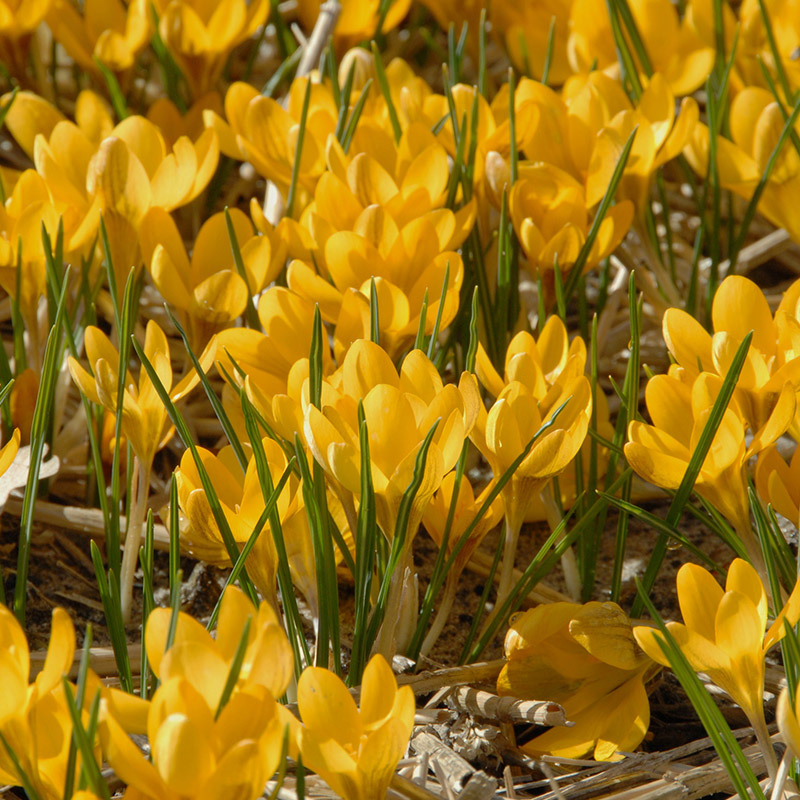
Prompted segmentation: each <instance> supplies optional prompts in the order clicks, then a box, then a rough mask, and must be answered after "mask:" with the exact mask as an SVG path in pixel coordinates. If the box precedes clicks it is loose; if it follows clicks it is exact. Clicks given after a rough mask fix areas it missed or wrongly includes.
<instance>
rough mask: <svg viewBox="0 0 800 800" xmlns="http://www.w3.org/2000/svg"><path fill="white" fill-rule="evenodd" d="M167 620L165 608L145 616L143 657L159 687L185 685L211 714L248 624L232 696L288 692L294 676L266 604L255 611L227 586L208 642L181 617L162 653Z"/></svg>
mask: <svg viewBox="0 0 800 800" xmlns="http://www.w3.org/2000/svg"><path fill="white" fill-rule="evenodd" d="M171 617H172V612H171V610H170V609H169V608H156V609H154V610H153V611H152V612H151V614H150V616H149V617H148V619H147V628H146V630H145V642H146V645H147V658H148V660H149V661H150V666H151V667H152V668H153V673H154V674H155V676H156V677H157V678H159V680H161V681H162V682H166V681H169V680H174V679H179V678H182V679H185V680H187V681H188V682H189V683H191V685H192V688H193V689H194V690H195V691H196V692H197V693H198V694H199V695H200V696H201V697H202V698H203V700H204V702H205V703H206V705H207V706H208V707H209V708H210V709H211V710H212V712H214V711H215V710H216V708H217V706H218V705H219V702H220V698H221V697H222V693H223V689H224V688H225V683H226V681H227V679H228V675H229V673H230V670H231V665H232V663H233V660H234V656H235V655H236V651H237V648H238V647H239V644H240V642H241V639H242V636H243V634H244V627H245V623H246V622H247V620H248V619H249V620H250V629H249V632H248V637H247V644H246V649H245V654H244V660H243V661H242V668H241V670H240V672H239V679H238V681H237V682H236V686H235V688H234V695H233V696H235V695H236V693H238V692H239V691H241V690H244V689H251V688H254V687H259V688H261V689H265V690H266V692H267V694H268V695H269V696H270V697H272V698H274V699H276V700H277V699H278V698H280V697H281V696H282V695H283V693H284V692H285V691H286V687H287V686H288V685H289V683H290V681H291V679H292V675H293V658H292V649H291V646H290V645H289V640H288V639H287V638H286V634H285V633H284V631H283V628H282V627H281V624H280V622H279V621H278V617H277V616H276V614H275V611H274V610H273V608H272V606H271V605H270V604H269V603H268V602H267V601H262V602H261V604H260V605H259V606H258V608H256V607H255V606H254V605H253V603H252V602H251V601H250V600H249V599H248V598H247V596H246V595H245V594H244V592H242V591H241V590H240V589H238V588H237V587H235V586H228V587H227V588H226V589H225V593H224V595H223V597H222V603H221V605H220V609H219V621H218V623H217V630H216V635H215V636H213V637H212V636H211V634H210V633H209V632H208V630H206V628H205V626H204V625H201V624H200V623H199V622H198V621H197V620H196V619H194V617H191V616H190V615H189V614H184V613H179V614H178V624H177V627H176V629H175V639H174V642H173V644H172V646H171V647H170V648H169V649H166V643H167V637H168V633H169V627H170V622H171ZM151 741H152V740H151Z"/></svg>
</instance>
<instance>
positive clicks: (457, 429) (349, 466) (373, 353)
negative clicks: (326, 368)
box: [305, 339, 480, 543]
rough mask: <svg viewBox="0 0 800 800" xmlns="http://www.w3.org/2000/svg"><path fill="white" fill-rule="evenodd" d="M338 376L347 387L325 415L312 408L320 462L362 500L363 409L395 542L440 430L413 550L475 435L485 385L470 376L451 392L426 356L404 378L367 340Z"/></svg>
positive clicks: (381, 504) (381, 506)
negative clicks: (405, 501)
mask: <svg viewBox="0 0 800 800" xmlns="http://www.w3.org/2000/svg"><path fill="white" fill-rule="evenodd" d="M338 377H339V379H340V381H341V382H340V385H339V388H335V387H334V386H332V385H331V386H330V389H329V394H328V393H325V392H324V393H323V398H322V407H321V408H316V407H315V406H313V405H308V406H307V407H306V409H305V434H306V440H307V441H308V444H309V446H310V448H311V452H312V453H313V454H314V458H315V459H316V460H317V461H318V462H319V463H320V464H321V465H322V466H323V467H324V469H325V471H326V472H327V473H328V474H329V475H330V476H331V477H332V478H334V479H335V481H336V482H337V484H338V486H339V487H341V489H342V490H343V491H344V493H346V494H348V495H350V496H351V497H359V496H360V494H361V478H360V474H361V454H360V450H361V448H360V443H359V424H358V404H359V401H361V402H362V404H363V409H364V416H365V418H366V422H367V429H368V431H369V443H370V461H371V467H372V481H373V485H374V488H375V497H376V502H377V516H378V524H379V525H380V526H381V529H382V530H383V532H384V534H385V535H386V536H387V537H388V538H391V537H392V536H393V535H394V527H395V522H396V520H397V513H398V510H399V508H400V500H401V498H402V496H403V493H404V492H405V490H406V489H407V488H408V486H409V484H410V483H411V479H412V476H413V474H414V466H415V462H416V459H417V455H418V453H419V450H420V448H421V446H422V444H423V441H424V440H425V437H426V436H427V435H428V433H429V431H430V430H431V428H432V427H433V426H434V424H437V423H438V424H437V425H436V430H435V433H434V435H433V438H432V440H431V444H430V447H429V449H428V457H427V460H426V462H425V472H424V476H423V479H422V485H421V486H420V488H419V491H418V492H417V495H416V498H415V500H414V503H413V507H412V511H411V517H410V520H409V524H408V538H407V541H408V542H409V543H410V541H411V539H413V536H414V534H415V533H416V530H417V528H418V526H419V522H420V519H421V518H422V513H423V512H424V510H425V507H426V506H427V504H428V502H429V501H430V499H431V497H432V496H433V493H434V492H435V491H436V489H437V488H438V487H439V486H440V484H441V482H442V479H443V478H444V476H445V475H446V474H447V473H448V472H449V471H450V470H451V469H453V467H454V466H455V464H456V461H457V460H458V456H459V454H460V453H461V448H462V446H463V444H464V440H465V439H466V437H467V436H468V435H469V433H470V431H471V430H472V426H473V424H474V422H475V418H476V415H477V413H478V408H479V406H480V397H479V394H478V388H477V381H476V380H475V378H474V376H473V375H471V374H470V373H463V374H462V376H461V379H460V381H459V385H458V386H455V385H454V384H448V385H447V386H445V385H444V384H443V383H442V379H441V376H440V375H439V373H438V371H437V370H436V368H435V367H434V366H433V364H432V363H431V361H430V360H429V359H428V358H427V357H426V356H425V354H424V353H422V351H421V350H413V351H412V352H411V353H409V355H408V356H407V357H406V358H405V360H404V361H403V365H402V367H401V370H400V373H399V374H398V372H397V370H396V368H395V366H394V364H393V363H392V360H391V358H390V357H389V356H388V354H387V353H386V351H385V350H383V349H382V348H381V347H380V346H378V345H376V344H374V343H373V342H370V341H368V340H364V339H362V340H359V341H357V342H355V343H354V344H353V346H352V347H351V348H350V350H348V351H347V355H346V356H345V359H344V363H343V365H342V368H341V371H340V373H339V376H338ZM326 394H327V397H326Z"/></svg>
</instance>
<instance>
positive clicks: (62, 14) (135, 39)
mask: <svg viewBox="0 0 800 800" xmlns="http://www.w3.org/2000/svg"><path fill="white" fill-rule="evenodd" d="M82 11H83V13H81V11H80V10H79V9H78V8H77V7H76V4H75V3H72V2H70V0H53V5H52V8H51V10H50V13H49V14H48V15H47V24H48V25H49V26H50V29H51V30H52V31H53V36H54V37H55V39H56V41H57V42H59V43H60V44H61V46H62V47H63V48H64V49H65V50H66V51H67V53H68V54H69V55H70V56H71V58H72V59H73V60H74V61H75V62H76V63H77V64H79V65H80V67H81V68H82V69H84V70H86V71H87V72H92V73H95V74H97V75H98V76H99V75H100V73H99V70H98V68H97V64H96V62H95V59H97V60H98V61H100V62H101V63H102V64H103V65H105V66H106V67H108V69H110V70H111V71H112V72H117V73H119V72H123V71H126V70H129V69H130V68H131V67H133V65H134V63H135V61H136V57H137V56H138V54H139V52H140V51H141V50H142V49H143V48H144V47H145V45H146V44H147V42H148V40H149V38H150V35H151V33H152V25H151V17H150V14H149V8H148V5H147V3H146V2H145V0H130V2H129V3H127V5H126V4H123V3H122V2H121V0H88V1H87V2H86V3H84V4H83V8H82Z"/></svg>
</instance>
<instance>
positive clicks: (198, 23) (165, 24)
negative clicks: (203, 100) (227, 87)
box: [153, 0, 269, 98]
mask: <svg viewBox="0 0 800 800" xmlns="http://www.w3.org/2000/svg"><path fill="white" fill-rule="evenodd" d="M153 5H154V7H155V10H156V12H157V13H158V17H159V25H158V30H159V33H160V34H161V38H162V39H163V40H164V44H165V45H166V46H167V47H168V48H169V51H170V53H171V54H172V56H173V58H174V59H175V60H176V61H177V63H178V65H179V66H180V67H181V69H182V70H183V74H184V75H185V76H186V79H187V81H188V82H189V86H190V88H191V90H192V96H193V97H194V98H198V97H200V96H201V95H203V94H205V93H206V92H208V91H209V90H211V89H214V88H216V84H217V82H218V81H219V77H220V75H221V73H222V69H223V67H224V66H225V61H226V59H227V58H228V56H229V55H230V52H231V51H232V50H233V49H234V47H237V46H238V45H240V44H242V42H245V41H247V40H248V39H249V38H250V37H252V36H254V35H255V33H256V31H257V30H258V29H259V28H260V27H261V26H262V25H264V24H265V23H266V21H267V14H268V12H269V2H268V0H252V2H249V3H247V2H245V0H223V2H209V0H155V2H154V3H153Z"/></svg>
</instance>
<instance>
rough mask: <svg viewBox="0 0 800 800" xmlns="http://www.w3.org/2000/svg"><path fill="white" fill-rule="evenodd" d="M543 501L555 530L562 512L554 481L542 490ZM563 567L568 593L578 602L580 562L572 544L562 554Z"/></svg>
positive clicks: (548, 518) (579, 594) (552, 527)
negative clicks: (554, 491)
mask: <svg viewBox="0 0 800 800" xmlns="http://www.w3.org/2000/svg"><path fill="white" fill-rule="evenodd" d="M542 501H543V502H544V509H545V513H546V514H547V524H548V525H549V526H550V530H551V531H554V530H555V529H556V528H557V527H558V526H559V525H560V524H561V514H560V512H559V510H558V504H557V503H556V498H555V495H554V494H553V482H552V481H549V482H548V484H547V486H545V488H544V489H543V490H542ZM561 569H562V570H563V571H564V582H565V583H566V584H567V593H568V594H569V596H570V597H571V598H572V599H573V600H574V601H575V602H576V603H579V602H580V599H581V588H582V587H581V576H580V572H579V571H578V562H577V561H576V559H575V550H574V548H573V547H572V546H570V547H568V548H567V549H566V550H565V551H564V553H563V554H562V556H561Z"/></svg>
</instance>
